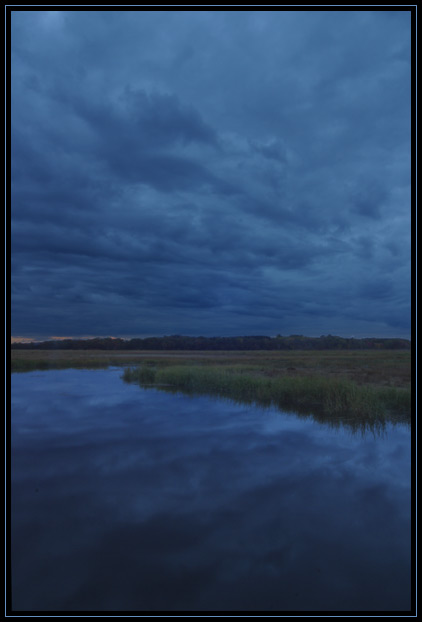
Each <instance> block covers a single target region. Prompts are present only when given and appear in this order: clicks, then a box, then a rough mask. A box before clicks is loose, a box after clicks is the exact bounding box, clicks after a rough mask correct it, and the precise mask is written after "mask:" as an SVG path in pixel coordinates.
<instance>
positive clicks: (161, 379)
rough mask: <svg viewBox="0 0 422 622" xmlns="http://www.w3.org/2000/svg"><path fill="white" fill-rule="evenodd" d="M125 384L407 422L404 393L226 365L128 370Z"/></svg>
mask: <svg viewBox="0 0 422 622" xmlns="http://www.w3.org/2000/svg"><path fill="white" fill-rule="evenodd" d="M123 378H124V380H126V381H127V382H138V383H140V384H141V385H142V386H151V385H154V386H159V387H160V388H162V389H164V390H179V391H183V392H185V393H197V394H210V395H219V396H222V397H228V398H231V399H234V400H236V401H239V402H249V403H252V402H254V403H257V404H260V405H264V406H271V405H273V406H277V407H279V408H283V409H291V410H296V411H297V412H302V413H304V414H306V413H308V414H311V413H312V414H315V415H318V416H320V417H323V418H324V419H326V418H327V417H340V418H341V417H343V418H346V419H347V418H350V417H354V418H355V419H356V420H357V419H360V420H362V419H366V420H370V421H386V420H394V419H395V418H396V419H397V418H400V419H408V420H409V421H410V391H408V390H406V389H395V388H391V387H373V386H360V385H357V384H356V383H354V382H353V381H351V380H347V379H342V380H340V379H331V378H327V377H324V376H297V377H291V376H281V377H275V378H272V377H265V376H259V375H253V373H252V372H250V371H246V372H244V371H243V372H242V371H239V369H238V368H237V369H230V368H229V367H226V366H225V367H222V368H221V367H216V366H214V367H209V366H187V365H183V366H181V365H174V366H170V367H167V368H152V367H145V366H142V367H138V368H128V369H126V370H125V372H124V375H123Z"/></svg>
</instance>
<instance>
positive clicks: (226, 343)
mask: <svg viewBox="0 0 422 622" xmlns="http://www.w3.org/2000/svg"><path fill="white" fill-rule="evenodd" d="M410 345H411V344H410V341H409V340H408V339H396V338H393V339H391V338H378V337H367V338H364V339H355V338H354V337H349V338H347V337H336V336H333V335H322V336H321V337H305V336H303V335H290V336H289V337H283V336H282V335H277V336H276V337H267V336H262V335H258V336H245V337H185V336H182V335H171V336H169V337H167V336H166V337H146V338H145V339H138V338H135V339H120V338H113V337H95V338H93V339H57V340H49V341H42V342H32V343H13V344H12V348H13V349H19V350H55V349H57V350H403V349H405V350H409V349H410Z"/></svg>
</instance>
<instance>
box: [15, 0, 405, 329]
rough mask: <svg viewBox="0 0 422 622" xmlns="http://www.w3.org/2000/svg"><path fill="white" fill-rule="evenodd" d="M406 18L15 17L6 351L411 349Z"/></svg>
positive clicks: (224, 14) (321, 14) (361, 14)
mask: <svg viewBox="0 0 422 622" xmlns="http://www.w3.org/2000/svg"><path fill="white" fill-rule="evenodd" d="M410 60H411V52H410V12H409V11H383V12H380V11H360V10H356V11H353V10H352V11H348V12H336V11H310V10H302V11H287V12H285V11H235V12H231V11H218V10H209V11H195V10H192V11H170V10H163V11H142V10H139V11H122V10H117V11H111V10H105V11H90V12H85V11H83V12H79V11H76V10H75V11H74V10H69V11H12V34H11V68H12V74H11V75H12V80H11V104H12V106H11V111H12V112H11V121H12V127H11V132H12V133H11V136H12V159H11V164H12V186H11V196H12V202H11V217H12V221H11V225H12V235H11V271H12V299H11V318H12V335H15V336H22V337H38V338H46V337H49V336H75V337H76V336H88V335H90V336H91V335H102V336H106V335H113V336H144V335H171V334H183V335H205V336H213V335H247V334H249V335H261V334H265V335H275V334H282V335H289V334H293V333H299V334H304V335H310V336H319V335H322V334H328V333H331V334H336V335H342V336H351V335H354V336H356V337H361V336H385V337H390V336H398V337H400V336H401V337H409V336H410V287H411V286H410V261H411V258H410V237H411V230H410V217H411V190H410V162H411V151H410V139H411V127H410V121H411V119H410V106H411V98H410V83H411V68H410Z"/></svg>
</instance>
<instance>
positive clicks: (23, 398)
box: [12, 368, 411, 611]
mask: <svg viewBox="0 0 422 622" xmlns="http://www.w3.org/2000/svg"><path fill="white" fill-rule="evenodd" d="M121 374H122V370H121V369H115V368H114V369H109V370H101V371H92V370H61V371H47V372H32V373H25V374H13V375H12V590H13V609H14V610H31V611H41V610H59V611H81V610H102V611H149V610H150V611H157V610H161V611H165V610H168V611H183V610H185V611H189V610H190V611H195V610H196V611H210V610H214V611H226V610H237V611H288V610H293V611H323V610H341V611H356V610H372V611H381V610H385V611H394V610H396V611H400V610H407V609H409V608H410V553H411V549H410V468H411V467H410V430H409V428H408V427H407V426H404V425H397V426H395V427H393V426H389V427H387V428H386V430H385V432H384V433H383V434H382V435H374V434H371V433H367V434H365V435H362V434H352V433H351V432H350V431H347V430H346V429H344V428H340V429H337V430H336V429H332V428H330V427H327V426H324V425H321V424H319V423H316V422H313V421H312V420H311V419H309V418H308V419H304V418H299V417H297V416H295V415H293V414H288V413H280V412H279V411H277V410H275V409H268V410H264V409H260V408H256V407H251V406H241V405H237V404H234V403H232V402H229V401H223V400H219V399H211V398H207V397H195V398H191V397H187V396H182V395H171V394H167V393H163V392H160V391H158V390H144V389H140V388H139V387H138V386H136V385H128V384H125V383H124V382H123V381H122V380H121Z"/></svg>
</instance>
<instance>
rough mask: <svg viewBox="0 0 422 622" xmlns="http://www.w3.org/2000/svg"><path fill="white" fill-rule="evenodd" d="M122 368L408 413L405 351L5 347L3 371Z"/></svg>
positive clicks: (204, 388) (301, 405)
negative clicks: (7, 357)
mask: <svg viewBox="0 0 422 622" xmlns="http://www.w3.org/2000/svg"><path fill="white" fill-rule="evenodd" d="M109 365H116V366H124V367H126V369H125V372H124V375H123V378H124V379H125V380H126V381H128V382H138V383H139V384H141V385H142V386H151V385H154V386H160V387H161V388H162V389H163V390H173V391H176V390H177V391H184V392H186V393H203V394H213V395H220V396H222V397H227V398H230V399H235V400H237V401H241V402H254V403H259V404H261V405H265V406H268V405H276V406H278V407H281V408H290V409H292V410H295V411H296V412H302V413H304V414H306V413H311V412H312V413H314V414H315V413H317V415H318V417H320V418H327V417H328V418H333V417H338V416H340V415H341V416H342V417H346V418H350V417H352V418H353V419H354V420H356V421H357V420H363V419H366V420H369V419H370V420H372V421H375V420H377V421H382V420H386V419H389V420H393V419H394V418H397V419H400V420H403V419H404V420H409V421H410V418H411V392H410V381H411V353H410V352H409V351H404V350H400V351H391V350H390V351H389V350H382V351H374V350H354V351H342V352H339V351H333V350H325V351H283V352H273V351H259V352H255V351H254V352H251V351H242V352H238V351H230V352H220V351H213V352H211V351H202V352H196V351H195V352H193V351H168V352H161V351H160V352H157V351H154V352H146V351H109V350H107V351H104V350H97V351H94V350H91V351H75V350H54V351H52V350H45V351H37V350H11V370H12V371H14V372H16V371H30V370H35V369H61V368H66V367H74V368H105V367H108V366H109Z"/></svg>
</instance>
